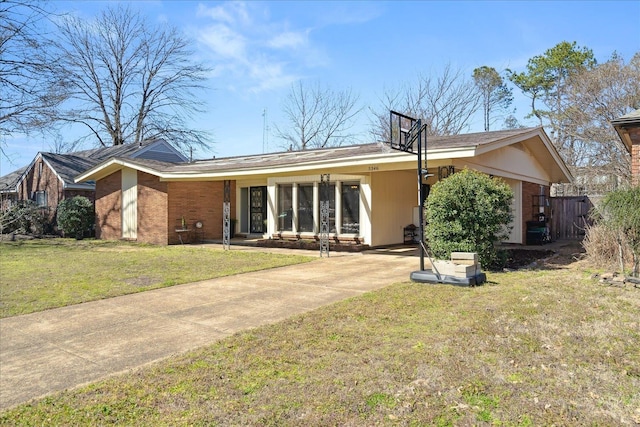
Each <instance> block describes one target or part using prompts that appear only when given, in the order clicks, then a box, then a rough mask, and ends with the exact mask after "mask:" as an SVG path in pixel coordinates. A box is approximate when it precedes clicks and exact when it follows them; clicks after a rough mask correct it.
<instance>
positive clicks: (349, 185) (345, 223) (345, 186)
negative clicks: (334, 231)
mask: <svg viewBox="0 0 640 427" xmlns="http://www.w3.org/2000/svg"><path fill="white" fill-rule="evenodd" d="M341 225H342V227H341V229H340V232H341V233H342V234H359V233H360V184H359V183H357V182H344V183H342V224H341Z"/></svg>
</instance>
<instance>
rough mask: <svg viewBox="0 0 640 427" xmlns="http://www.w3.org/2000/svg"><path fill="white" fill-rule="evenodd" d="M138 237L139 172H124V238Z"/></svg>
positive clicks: (129, 170)
mask: <svg viewBox="0 0 640 427" xmlns="http://www.w3.org/2000/svg"><path fill="white" fill-rule="evenodd" d="M137 236H138V171H136V170H134V169H127V168H125V169H123V170H122V238H124V239H135V238H137Z"/></svg>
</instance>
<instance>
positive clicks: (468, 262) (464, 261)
mask: <svg viewBox="0 0 640 427" xmlns="http://www.w3.org/2000/svg"><path fill="white" fill-rule="evenodd" d="M451 262H455V263H456V264H462V265H476V264H477V262H476V261H474V260H472V259H452V260H451Z"/></svg>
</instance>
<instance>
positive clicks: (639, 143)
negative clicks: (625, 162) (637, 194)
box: [629, 127, 640, 185]
mask: <svg viewBox="0 0 640 427" xmlns="http://www.w3.org/2000/svg"><path fill="white" fill-rule="evenodd" d="M629 137H630V138H631V178H632V180H633V183H634V184H636V185H640V127H637V128H633V129H629Z"/></svg>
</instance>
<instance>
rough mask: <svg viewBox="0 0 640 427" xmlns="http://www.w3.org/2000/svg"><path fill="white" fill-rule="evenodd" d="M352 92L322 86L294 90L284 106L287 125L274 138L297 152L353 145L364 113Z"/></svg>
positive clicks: (298, 86)
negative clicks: (356, 126)
mask: <svg viewBox="0 0 640 427" xmlns="http://www.w3.org/2000/svg"><path fill="white" fill-rule="evenodd" d="M358 99H359V98H358V96H357V95H355V94H354V93H353V92H352V91H351V89H346V90H342V91H334V90H331V89H329V88H323V87H321V86H320V84H319V83H316V84H313V85H305V84H304V83H303V82H302V81H299V82H298V83H296V84H293V85H292V86H291V90H290V92H289V94H288V95H287V98H286V99H285V101H284V103H283V112H284V115H285V117H286V124H285V125H283V126H278V125H276V126H275V134H276V136H277V137H278V138H280V139H282V140H283V141H284V142H285V144H286V145H287V146H288V147H289V148H290V149H294V150H306V149H308V148H324V147H331V146H339V145H342V144H347V143H350V142H351V141H352V140H353V137H354V135H353V134H351V133H349V130H350V129H351V128H352V127H353V122H354V120H355V118H356V116H357V115H358V114H359V113H360V111H362V108H361V107H359V106H358Z"/></svg>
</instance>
